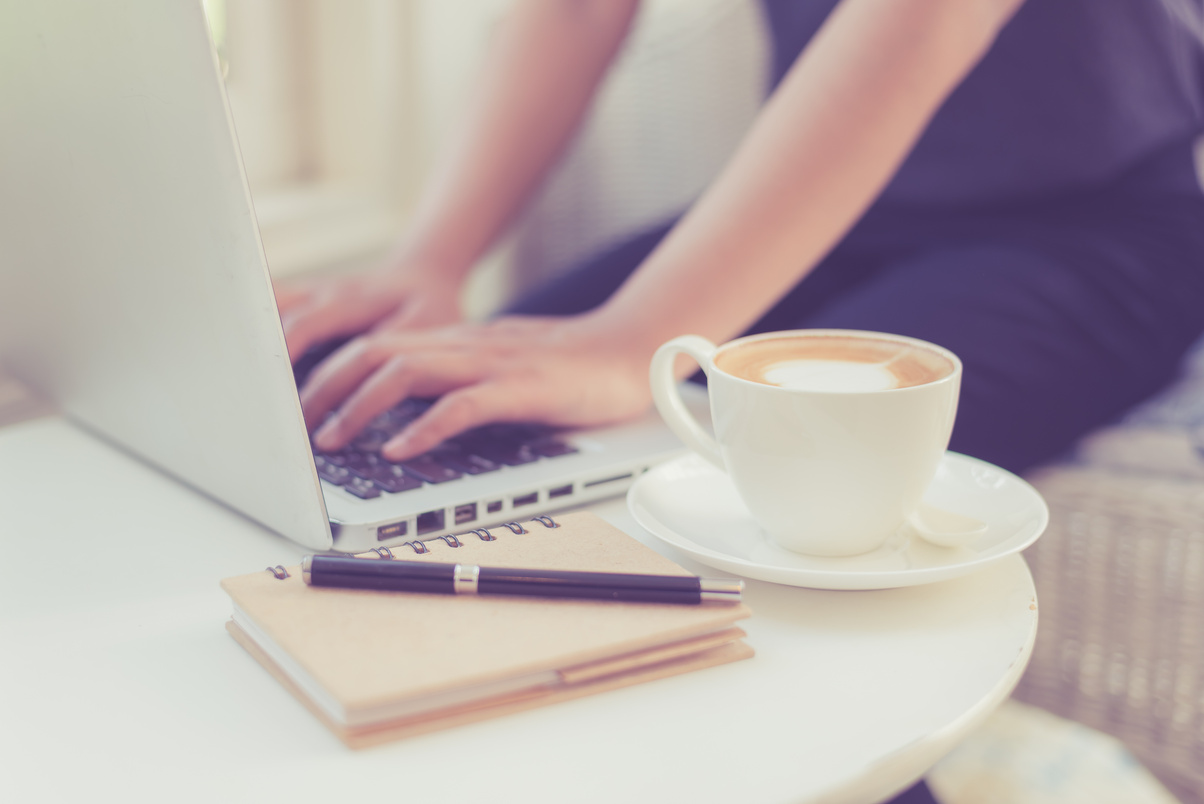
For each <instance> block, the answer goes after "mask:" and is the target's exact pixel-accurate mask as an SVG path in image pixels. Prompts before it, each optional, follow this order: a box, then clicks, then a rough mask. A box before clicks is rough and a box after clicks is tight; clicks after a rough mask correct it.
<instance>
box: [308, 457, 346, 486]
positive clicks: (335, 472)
mask: <svg viewBox="0 0 1204 804" xmlns="http://www.w3.org/2000/svg"><path fill="white" fill-rule="evenodd" d="M314 464H315V465H316V466H317V467H318V477H320V478H322V479H323V480H325V481H326V482H327V483H333V484H335V485H336V486H342V485H343V484H344V483H346V482H347V481H349V480H350V479H351V470H350V469H348V468H347V467H345V466H336V465H334V464H333V463H330V462H329V461H325V460H323V461H315V462H314Z"/></svg>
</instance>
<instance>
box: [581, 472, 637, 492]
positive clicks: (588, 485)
mask: <svg viewBox="0 0 1204 804" xmlns="http://www.w3.org/2000/svg"><path fill="white" fill-rule="evenodd" d="M631 475H632V473H631V472H628V473H627V474H625V475H615V476H614V477H604V478H602V479H600V480H591V481H590V482H588V483H585V484H583V485H582V488H585V489H588V488H592V487H594V486H601V485H602V484H603V483H617V482H619V481H620V480H630V479H631Z"/></svg>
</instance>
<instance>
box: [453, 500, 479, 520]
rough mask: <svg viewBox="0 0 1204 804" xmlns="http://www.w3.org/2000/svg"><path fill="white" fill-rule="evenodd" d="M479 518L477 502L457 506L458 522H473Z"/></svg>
mask: <svg viewBox="0 0 1204 804" xmlns="http://www.w3.org/2000/svg"><path fill="white" fill-rule="evenodd" d="M476 518H477V504H476V503H468V504H467V505H457V506H456V524H457V525H463V524H464V523H465V522H471V521H473V520H474V519H476Z"/></svg>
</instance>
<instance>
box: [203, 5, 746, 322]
mask: <svg viewBox="0 0 1204 804" xmlns="http://www.w3.org/2000/svg"><path fill="white" fill-rule="evenodd" d="M509 5H510V2H509V0H457V2H455V3H447V2H436V0H340V2H334V0H204V7H205V11H206V15H207V17H208V19H209V24H210V29H211V32H212V36H213V40H214V44H215V46H216V48H217V51H218V54H219V57H220V59H221V64H222V69H223V71H224V72H225V76H226V85H227V91H228V94H229V99H230V105H231V107H232V111H233V115H234V118H235V126H236V128H237V132H238V139H239V144H240V146H241V149H242V154H243V158H244V161H245V165H246V171H247V175H248V178H249V180H250V184H251V190H252V195H253V197H254V203H255V210H256V214H257V216H258V219H259V224H260V227H261V229H262V232H263V239H264V246H265V249H266V251H267V255H268V261H269V263H270V266H271V270H272V273H273V274H274V275H276V276H287V275H293V274H298V273H304V272H307V271H315V270H327V271H329V270H347V269H354V268H358V267H361V266H365V265H370V264H373V263H375V262H377V261H379V260H380V259H381V258H383V256H384V254H385V252H386V250H387V248H388V246H389V245H390V244H391V243H392V241H393V239H394V238H395V237H396V236H397V234H398V233H399V232H401V231H402V230H403V227H404V222H405V220H406V216H407V213H408V212H409V211H410V210H411V209H412V208H413V205H414V202H415V200H416V198H417V195H418V192H419V190H420V188H421V187H422V184H423V181H424V179H425V177H426V175H427V172H428V170H429V167H430V165H431V162H432V159H433V158H434V156H435V155H436V153H437V152H438V148H439V143H440V142H441V140H442V139H443V138H444V137H445V136H446V135H447V133H448V132H449V131H450V130H452V128H453V127H454V126H455V125H456V123H457V120H458V119H459V117H460V114H461V109H462V107H463V104H464V100H465V98H466V96H467V95H468V94H469V93H471V91H472V86H473V78H474V76H475V75H476V74H477V71H478V70H479V69H480V65H481V61H482V58H483V57H484V55H485V53H486V51H487V48H488V45H489V39H490V36H491V32H492V31H493V29H494V28H495V26H496V25H497V23H498V21H499V20H500V19H501V18H502V16H503V15H504V14H505V12H506V9H507V8H508V7H509ZM767 59H768V50H767V43H766V38H765V36H764V33H763V30H762V27H761V18H760V14H759V9H758V7H757V4H756V3H755V2H750V1H749V0H651V2H646V3H645V4H644V5H643V7H642V8H641V11H640V15H639V17H638V19H637V21H636V23H635V29H634V31H633V34H632V35H631V37H630V38H629V40H628V42H627V45H626V47H625V49H624V51H623V52H622V53H621V55H620V57H619V59H618V62H617V64H616V67H615V69H614V70H613V71H612V73H611V74H610V75H609V77H608V79H607V81H606V83H605V85H604V86H603V87H602V89H601V91H600V94H599V96H598V98H597V101H596V104H595V108H594V110H593V113H592V114H591V116H590V119H589V120H588V122H587V123H586V125H585V127H584V129H583V130H582V131H581V132H580V133H579V135H578V137H577V139H576V142H575V144H574V145H573V147H572V149H571V151H570V152H569V153H568V154H566V156H565V159H564V160H563V163H562V165H561V168H560V169H559V170H558V171H557V173H556V174H555V175H554V176H552V177H551V178H550V180H549V181H548V183H547V185H546V186H545V188H544V189H543V192H542V193H541V195H540V197H539V198H537V199H536V200H535V202H534V204H533V205H532V206H531V208H530V209H529V210H528V211H527V214H526V215H525V216H524V218H523V219H522V221H520V222H519V224H518V225H517V226H516V227H515V231H514V232H513V234H512V236H511V237H510V238H508V239H507V241H506V242H505V243H503V244H501V245H500V247H499V249H498V250H497V251H496V253H495V254H494V255H493V256H492V258H491V259H490V260H487V261H486V263H487V264H486V267H485V269H484V270H482V271H479V272H478V276H477V277H476V281H475V282H474V284H473V286H472V288H470V292H469V294H468V295H469V299H468V300H467V301H468V305H469V308H470V311H472V312H478V313H479V312H481V311H482V310H484V309H488V308H489V307H491V306H493V305H495V304H497V303H498V302H500V301H501V300H503V299H504V298H505V297H507V296H508V295H509V294H510V293H512V292H513V291H514V289H515V287H516V286H517V285H519V284H523V283H526V282H530V281H533V280H534V279H535V278H537V277H539V276H542V275H544V274H546V273H547V272H548V271H550V270H554V269H555V268H556V267H560V266H564V265H566V264H568V263H570V262H572V261H573V260H574V259H576V258H578V257H580V256H583V255H585V254H586V253H589V252H592V251H593V250H595V249H597V248H599V247H601V246H603V245H605V244H607V243H609V242H612V241H616V240H618V239H619V238H621V237H623V236H624V235H626V234H629V233H631V232H634V231H636V230H638V229H640V228H643V227H645V226H647V225H649V224H652V223H656V222H659V221H660V220H661V219H662V218H665V217H667V216H668V215H671V214H673V213H675V212H678V211H680V210H681V209H683V208H684V207H685V206H686V205H687V204H688V203H689V202H690V200H691V199H693V198H694V197H695V196H696V195H697V194H698V193H699V192H700V191H701V189H702V188H703V187H704V186H705V185H706V183H707V181H708V180H709V179H710V177H711V176H712V175H713V174H714V173H715V171H716V170H717V169H718V168H719V166H720V165H722V164H723V162H724V161H725V160H726V158H727V157H728V156H729V155H730V153H731V152H732V150H733V149H734V147H735V146H736V143H737V142H738V141H739V138H740V136H741V135H742V134H743V132H744V130H745V129H746V128H747V126H748V124H749V123H750V122H751V120H752V118H753V116H754V114H755V113H756V109H757V107H758V106H759V104H760V102H761V100H762V96H763V94H764V85H765V76H766V68H767Z"/></svg>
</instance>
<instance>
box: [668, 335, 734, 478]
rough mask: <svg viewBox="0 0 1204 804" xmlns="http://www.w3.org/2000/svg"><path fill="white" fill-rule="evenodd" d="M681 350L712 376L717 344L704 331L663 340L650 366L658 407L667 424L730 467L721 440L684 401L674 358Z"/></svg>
mask: <svg viewBox="0 0 1204 804" xmlns="http://www.w3.org/2000/svg"><path fill="white" fill-rule="evenodd" d="M678 353H685V354H687V355H689V356H690V357H692V358H694V360H695V361H697V363H698V365H699V367H701V368H702V372H703V374H706V375H707V377H708V378H709V377H710V376H711V368H712V363H711V356H712V355H714V354H715V344H713V343H711V342H710V341H708V340H707V339H706V338H703V337H702V336H700V335H682V336H681V337H679V338H674V339H673V340H671V341H669V342H667V343H665V344H663V345H662V346H661V347H660V348H659V349H657V350H656V354H654V355H653V356H652V366H651V367H650V369H649V375H650V379H651V385H652V400H653V402H655V403H656V409H657V410H658V411H660V414H661V418H663V419H664V420H665V424H667V425H669V429H670V430H672V431H673V433H674V434H675V435H676V436H677V437H678V438H680V439H681V440H682V441H683V442H684V443H685V445H686V446H687V447H689V448H690V449H692V450H694V451H695V452H697V453H698V454H699V455H701V456H702V457H703V458H706V459H707V460H708V461H710V462H711V463H713V464H714V465H715V466H717V467H719V469H721V470H723V471H726V467H725V466H724V465H723V455H722V454H721V453H720V452H719V444H718V442H716V441H715V439H714V438H713V437H712V436H711V434H710V433H708V432H707V431H706V430H704V429H703V427H702V425H701V424H699V423H698V420H697V419H695V418H694V416H693V414H691V413H690V410H689V408H687V407H686V403H685V402H683V401H682V398H681V393H680V392H679V391H678V390H677V378H676V377H675V376H674V374H673V362H674V358H675V357H677V355H678Z"/></svg>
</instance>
